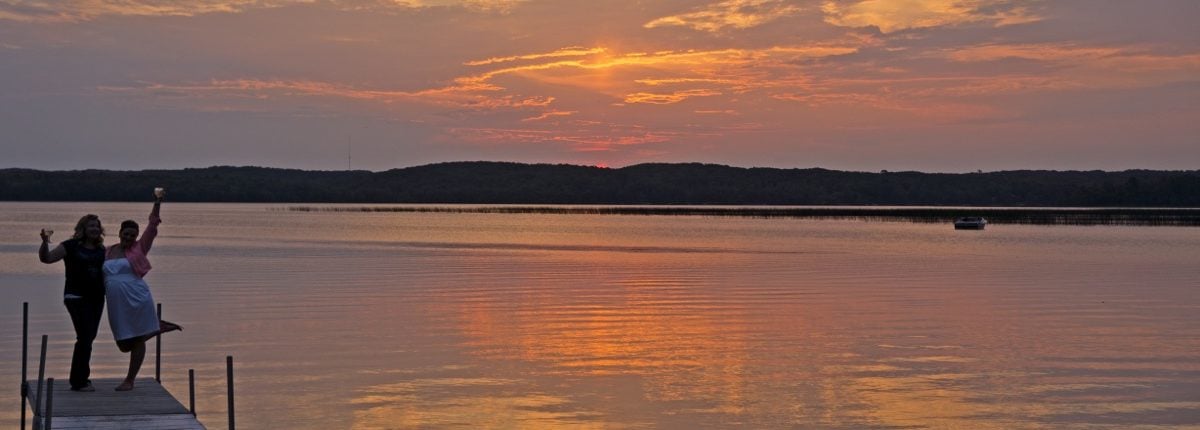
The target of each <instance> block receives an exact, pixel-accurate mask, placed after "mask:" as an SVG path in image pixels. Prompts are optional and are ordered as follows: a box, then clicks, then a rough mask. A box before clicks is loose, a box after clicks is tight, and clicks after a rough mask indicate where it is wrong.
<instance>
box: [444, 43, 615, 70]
mask: <svg viewBox="0 0 1200 430" xmlns="http://www.w3.org/2000/svg"><path fill="white" fill-rule="evenodd" d="M604 51H606V49H604V48H583V47H578V46H573V47H569V48H560V49H559V50H557V51H554V52H547V53H544V54H529V55H514V56H510V57H495V58H488V59H486V60H477V61H468V62H466V63H463V64H465V65H468V66H485V65H488V64H495V63H507V62H510V61H518V60H538V59H542V58H554V57H582V56H587V55H593V54H602V53H604Z"/></svg>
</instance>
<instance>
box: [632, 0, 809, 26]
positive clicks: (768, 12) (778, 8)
mask: <svg viewBox="0 0 1200 430" xmlns="http://www.w3.org/2000/svg"><path fill="white" fill-rule="evenodd" d="M800 11H801V9H800V8H799V7H797V6H794V5H790V4H787V3H786V2H784V1H781V0H725V1H721V2H718V3H713V4H710V5H708V6H706V7H703V8H701V9H700V10H697V11H695V12H689V13H685V14H680V15H673V16H667V17H662V18H658V19H655V20H653V21H650V22H648V23H646V24H645V25H644V27H645V28H657V27H672V26H678V27H688V28H691V29H693V30H698V31H707V32H720V31H723V30H725V29H726V28H734V29H739V30H740V29H746V28H751V27H757V26H759V25H762V24H765V23H767V22H770V21H774V20H776V19H779V18H782V17H785V16H788V15H793V14H796V13H799V12H800Z"/></svg>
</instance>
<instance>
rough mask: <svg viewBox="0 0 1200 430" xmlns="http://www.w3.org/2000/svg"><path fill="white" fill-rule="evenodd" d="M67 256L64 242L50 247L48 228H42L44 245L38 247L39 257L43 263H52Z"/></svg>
mask: <svg viewBox="0 0 1200 430" xmlns="http://www.w3.org/2000/svg"><path fill="white" fill-rule="evenodd" d="M66 256H67V250H66V249H65V248H63V246H62V244H61V243H60V244H58V246H56V247H54V249H50V235H48V234H46V230H42V246H41V248H38V259H39V260H41V261H42V262H43V263H46V264H50V263H54V262H57V261H58V260H62V259H63V258H64V257H66Z"/></svg>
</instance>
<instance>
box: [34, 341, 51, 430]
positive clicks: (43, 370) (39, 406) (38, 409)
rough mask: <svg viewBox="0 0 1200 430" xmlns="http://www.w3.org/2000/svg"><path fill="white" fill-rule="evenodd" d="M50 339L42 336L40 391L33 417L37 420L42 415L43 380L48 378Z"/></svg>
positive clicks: (39, 367) (39, 368)
mask: <svg viewBox="0 0 1200 430" xmlns="http://www.w3.org/2000/svg"><path fill="white" fill-rule="evenodd" d="M48 338H49V336H46V335H44V334H43V335H42V359H41V360H40V361H39V363H38V389H37V396H36V397H34V398H33V416H34V419H35V420H36V419H37V417H40V416H41V415H42V412H41V411H42V378H45V377H46V339H48Z"/></svg>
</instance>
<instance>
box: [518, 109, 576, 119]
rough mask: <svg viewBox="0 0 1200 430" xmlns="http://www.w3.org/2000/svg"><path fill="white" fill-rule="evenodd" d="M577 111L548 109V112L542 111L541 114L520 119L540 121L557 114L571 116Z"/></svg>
mask: <svg viewBox="0 0 1200 430" xmlns="http://www.w3.org/2000/svg"><path fill="white" fill-rule="evenodd" d="M577 113H579V111H575V110H570V111H562V110H552V111H548V112H543V113H542V114H541V115H538V116H533V117H529V118H525V119H523V120H521V122H532V121H541V120H544V119H550V118H553V117H557V116H571V115H575V114H577Z"/></svg>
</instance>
